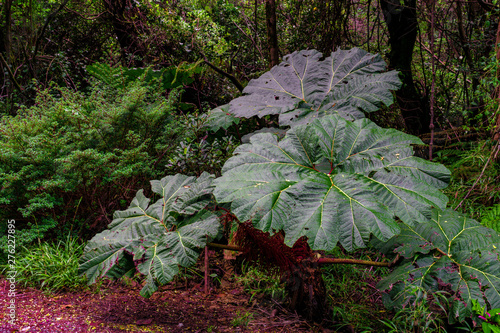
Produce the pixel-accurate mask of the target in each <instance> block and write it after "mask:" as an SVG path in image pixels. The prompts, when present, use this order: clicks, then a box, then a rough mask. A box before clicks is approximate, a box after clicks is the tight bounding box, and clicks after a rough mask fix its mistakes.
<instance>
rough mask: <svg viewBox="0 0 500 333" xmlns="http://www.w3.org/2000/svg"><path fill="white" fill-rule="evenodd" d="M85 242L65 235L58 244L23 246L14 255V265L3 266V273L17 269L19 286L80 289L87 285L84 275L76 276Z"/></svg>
mask: <svg viewBox="0 0 500 333" xmlns="http://www.w3.org/2000/svg"><path fill="white" fill-rule="evenodd" d="M84 245H85V244H81V243H79V242H78V241H77V239H76V238H72V237H70V236H68V237H67V238H66V240H64V241H58V242H57V243H51V242H48V243H47V242H43V243H38V244H37V245H34V246H30V248H29V249H28V248H26V247H23V250H22V251H21V252H20V253H19V254H18V255H17V256H16V261H15V268H14V269H12V267H10V266H8V267H6V266H4V268H3V272H5V271H6V270H13V271H16V272H17V275H16V281H17V282H19V285H21V286H24V287H33V288H38V289H40V290H43V291H46V292H55V291H60V290H75V289H79V288H81V287H85V286H86V280H85V278H83V277H81V276H78V258H79V257H80V256H81V255H82V253H83V248H84Z"/></svg>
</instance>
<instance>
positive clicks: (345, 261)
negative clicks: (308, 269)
mask: <svg viewBox="0 0 500 333" xmlns="http://www.w3.org/2000/svg"><path fill="white" fill-rule="evenodd" d="M207 247H212V248H216V249H223V250H231V251H238V252H243V251H244V249H243V248H241V247H238V246H233V245H223V244H215V243H207ZM205 253H206V248H205ZM205 260H206V259H205ZM317 263H318V264H320V265H329V264H346V265H366V266H378V267H390V266H391V263H390V262H380V261H371V260H359V259H339V258H319V259H318V261H317ZM205 267H207V264H206V262H205Z"/></svg>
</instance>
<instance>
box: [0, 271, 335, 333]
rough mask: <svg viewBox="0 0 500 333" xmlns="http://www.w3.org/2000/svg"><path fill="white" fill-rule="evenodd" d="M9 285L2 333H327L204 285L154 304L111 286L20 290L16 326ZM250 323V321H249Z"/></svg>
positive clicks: (231, 290)
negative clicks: (51, 291) (50, 292)
mask: <svg viewBox="0 0 500 333" xmlns="http://www.w3.org/2000/svg"><path fill="white" fill-rule="evenodd" d="M8 286H9V284H8V282H7V281H6V280H5V279H0V290H1V293H0V311H1V312H0V333H4V332H9V333H11V332H40V333H56V332H99V333H100V332H102V333H118V332H328V331H329V330H324V329H322V328H321V327H319V326H317V325H313V324H310V323H307V322H306V321H304V320H303V319H302V318H301V317H299V316H298V315H296V314H294V313H290V312H289V311H287V310H286V309H285V308H284V307H283V306H281V305H280V304H278V303H277V302H275V301H272V300H270V299H264V298H259V297H255V296H254V297H252V296H251V295H249V294H248V293H246V292H245V291H244V290H243V287H242V286H241V285H238V284H236V283H235V282H226V281H224V280H223V281H222V283H221V284H220V285H218V286H217V288H215V287H214V286H213V288H212V289H211V291H210V293H209V294H205V293H204V292H203V283H202V281H199V280H198V281H192V280H190V281H187V280H185V281H177V282H176V283H171V284H169V285H166V286H164V287H162V288H160V290H159V291H158V292H156V293H155V294H154V295H153V296H152V297H151V298H149V299H145V298H143V297H141V296H140V295H139V290H140V289H141V285H140V284H139V283H138V282H136V281H134V280H128V282H127V283H124V282H123V281H121V282H120V281H116V282H109V281H106V282H104V283H103V285H101V286H100V287H95V286H94V287H93V288H91V289H90V290H82V291H78V292H61V293H58V294H56V295H45V294H44V293H43V292H41V291H39V290H36V289H31V288H27V289H18V290H17V294H16V297H15V305H16V321H15V324H14V325H12V324H10V323H9V317H8V313H9V312H8V309H7V306H8V304H10V303H9V302H10V298H9V297H8V295H7V291H8ZM245 319H246V320H245Z"/></svg>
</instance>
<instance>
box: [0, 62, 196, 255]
mask: <svg viewBox="0 0 500 333" xmlns="http://www.w3.org/2000/svg"><path fill="white" fill-rule="evenodd" d="M145 73H146V74H147V71H146V72H145ZM160 81H161V80H156V79H150V80H148V81H147V82H143V78H142V77H139V78H138V79H136V80H135V81H132V82H130V83H128V84H127V85H126V86H124V87H121V86H111V85H108V84H106V83H104V82H102V81H100V82H97V81H96V82H93V83H92V86H91V88H90V90H89V91H88V92H87V93H82V92H78V91H72V90H68V89H64V88H59V87H53V88H52V89H47V90H43V91H40V92H39V94H38V96H37V99H36V104H35V105H34V106H33V107H30V108H24V109H21V110H20V111H19V113H18V115H17V116H15V117H10V116H4V117H2V118H0V220H1V221H6V220H7V219H15V220H16V233H17V235H19V238H18V244H17V245H18V246H20V245H22V244H27V243H29V242H31V241H33V240H34V239H36V238H37V237H43V236H44V234H46V233H47V231H48V230H50V229H53V228H54V227H55V226H56V225H57V226H58V227H59V228H58V230H60V231H62V232H69V231H70V230H71V231H72V232H73V233H75V232H80V234H81V233H85V232H86V231H89V230H88V229H90V232H91V233H95V232H96V230H101V229H102V228H103V227H105V226H106V225H107V223H108V222H109V221H110V219H109V218H110V216H111V213H112V212H113V211H114V210H116V209H120V208H123V207H122V206H121V203H123V202H128V201H129V200H130V199H131V198H132V197H133V196H134V194H135V191H136V190H137V188H139V187H142V186H144V185H145V184H147V183H148V180H149V179H151V178H156V177H159V176H160V175H163V172H164V170H165V165H166V164H167V163H168V161H169V156H170V154H171V153H172V152H173V151H174V149H175V148H176V147H177V145H178V144H179V142H181V141H184V140H187V139H190V140H192V136H193V135H195V133H194V132H193V131H191V130H190V128H189V127H188V128H187V129H186V121H188V120H187V119H185V117H183V116H182V115H179V112H177V106H176V105H177V104H176V103H177V101H178V100H179V96H180V92H179V91H177V90H173V91H171V92H170V94H169V96H168V98H165V97H164V95H163V92H164V90H163V89H161V87H162V86H161V82H160ZM5 227H6V225H5V223H4V222H2V223H0V235H5ZM62 232H61V233H59V234H62ZM55 236H57V235H55ZM1 243H6V242H4V241H3V240H2V241H1Z"/></svg>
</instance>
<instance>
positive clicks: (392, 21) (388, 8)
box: [380, 0, 430, 134]
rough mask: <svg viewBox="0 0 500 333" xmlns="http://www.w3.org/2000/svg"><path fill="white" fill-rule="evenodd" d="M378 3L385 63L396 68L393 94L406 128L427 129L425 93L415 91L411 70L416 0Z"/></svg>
mask: <svg viewBox="0 0 500 333" xmlns="http://www.w3.org/2000/svg"><path fill="white" fill-rule="evenodd" d="M380 7H381V8H382V11H383V14H384V20H385V23H386V25H387V29H388V31H389V44H390V46H391V52H390V54H389V67H390V68H391V69H396V70H398V71H400V72H401V79H402V81H403V85H402V87H401V89H400V90H398V91H396V98H397V101H398V104H399V107H400V108H401V114H402V115H403V118H404V121H405V124H406V128H407V130H408V132H410V133H412V134H423V133H427V132H428V131H429V123H430V114H429V106H428V101H427V97H426V96H425V95H424V96H421V95H420V94H419V93H418V92H417V89H416V88H415V84H414V82H413V75H412V72H411V62H412V58H413V47H414V45H415V41H416V40H417V28H418V22H417V9H416V0H404V1H400V0H380Z"/></svg>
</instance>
